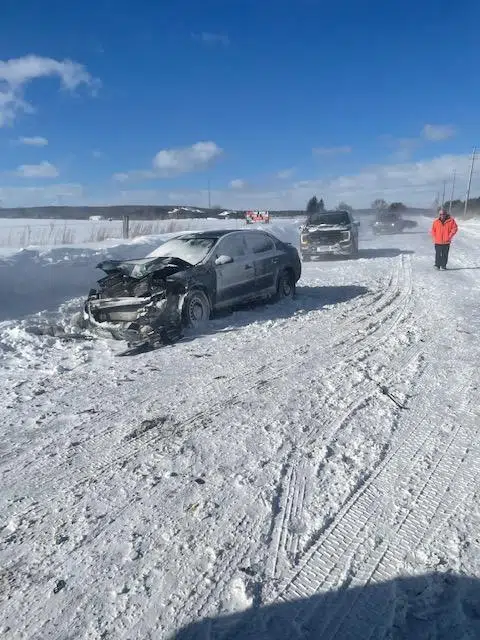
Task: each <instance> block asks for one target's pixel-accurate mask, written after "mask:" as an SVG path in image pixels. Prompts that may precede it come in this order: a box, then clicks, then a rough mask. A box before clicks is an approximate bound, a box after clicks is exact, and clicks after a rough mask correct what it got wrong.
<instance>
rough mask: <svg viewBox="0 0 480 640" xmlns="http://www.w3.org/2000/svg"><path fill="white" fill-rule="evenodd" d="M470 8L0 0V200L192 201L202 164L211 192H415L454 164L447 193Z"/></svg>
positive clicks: (456, 152)
mask: <svg viewBox="0 0 480 640" xmlns="http://www.w3.org/2000/svg"><path fill="white" fill-rule="evenodd" d="M479 19H480V3H478V2H476V1H474V0H460V1H459V2H455V3H452V2H451V1H445V0H440V1H436V2H433V1H432V0H422V1H421V2H419V1H418V0H417V1H416V2H411V1H410V0H406V1H404V2H400V1H397V0H392V1H391V2H388V3H387V2H384V1H379V0H371V1H370V2H365V1H361V0H343V1H341V0H339V2H338V3H337V4H336V5H334V4H333V3H326V2H320V1H318V0H277V1H276V2H273V1H271V0H204V1H203V2H200V1H199V0H196V1H195V0H177V1H176V2H167V1H166V0H164V1H158V2H154V1H153V0H151V1H150V2H145V1H143V0H137V1H136V2H133V1H127V0H108V1H107V0H95V1H93V0H84V1H83V2H82V3H58V2H56V1H55V2H54V1H52V0H42V2H38V0H24V1H23V2H22V3H20V4H19V3H18V2H17V0H3V3H2V20H1V22H0V61H2V62H0V149H1V154H0V200H1V201H2V204H3V206H9V205H29V204H50V203H68V204H76V203H78V204H81V203H92V204H95V203H112V204H116V203H124V202H132V203H157V204H169V203H172V204H173V203H180V204H182V203H183V204H185V203H190V204H200V205H205V204H206V203H207V193H206V192H207V185H208V181H209V180H210V184H211V191H212V202H213V203H214V204H216V203H218V204H220V205H222V206H225V207H252V208H255V207H258V208H284V207H285V208H287V207H303V206H304V204H305V201H306V199H308V197H310V195H312V194H313V193H317V195H318V196H323V197H324V198H325V199H326V201H327V204H328V205H329V206H331V207H334V206H336V205H337V204H338V202H339V201H341V200H345V201H347V202H349V203H351V204H352V205H354V206H365V205H368V204H369V202H370V201H371V200H372V199H373V198H375V197H385V199H387V200H404V201H407V202H409V203H410V204H412V205H414V204H419V205H425V204H430V203H431V202H432V201H433V198H434V196H435V193H436V192H437V191H439V190H440V191H441V190H442V183H443V180H450V179H451V175H452V172H453V170H454V169H456V170H457V172H458V176H457V185H458V195H459V196H460V195H462V196H463V193H464V190H465V182H466V177H467V176H466V174H467V170H468V162H469V159H468V156H469V153H470V152H471V148H472V146H473V145H474V144H476V143H477V142H479V141H480V136H479V126H480V121H479V118H478V104H479V99H480V89H479V88H478V83H477V69H478V62H479V57H480V49H479V48H478V44H477V33H476V30H477V25H478V23H479ZM479 164H480V163H479ZM477 186H478V189H479V190H480V180H477V174H475V177H474V187H477ZM447 193H449V185H448V184H447Z"/></svg>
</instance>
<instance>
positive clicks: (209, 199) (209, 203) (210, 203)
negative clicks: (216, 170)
mask: <svg viewBox="0 0 480 640" xmlns="http://www.w3.org/2000/svg"><path fill="white" fill-rule="evenodd" d="M208 208H209V209H211V208H212V199H211V194H210V178H209V179H208Z"/></svg>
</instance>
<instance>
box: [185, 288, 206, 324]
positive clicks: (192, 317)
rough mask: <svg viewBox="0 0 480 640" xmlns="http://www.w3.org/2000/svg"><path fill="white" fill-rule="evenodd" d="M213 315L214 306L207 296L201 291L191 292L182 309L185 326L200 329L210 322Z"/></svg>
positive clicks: (186, 297)
mask: <svg viewBox="0 0 480 640" xmlns="http://www.w3.org/2000/svg"><path fill="white" fill-rule="evenodd" d="M211 314H212V305H211V303H210V300H209V298H208V296H207V294H206V293H205V292H204V291H201V290H200V289H194V290H193V291H189V292H188V293H187V295H186V296H185V300H184V301H183V307H182V319H183V324H184V325H185V326H186V327H191V328H192V329H198V328H199V327H201V326H203V325H204V324H205V323H206V322H208V320H209V318H210V316H211Z"/></svg>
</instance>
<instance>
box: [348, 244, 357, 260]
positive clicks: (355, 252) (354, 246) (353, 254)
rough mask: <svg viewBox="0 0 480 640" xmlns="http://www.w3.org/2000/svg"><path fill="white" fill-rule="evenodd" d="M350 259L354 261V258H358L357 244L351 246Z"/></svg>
mask: <svg viewBox="0 0 480 640" xmlns="http://www.w3.org/2000/svg"><path fill="white" fill-rule="evenodd" d="M350 258H352V260H355V259H356V258H358V244H354V245H353V247H352V252H351V254H350Z"/></svg>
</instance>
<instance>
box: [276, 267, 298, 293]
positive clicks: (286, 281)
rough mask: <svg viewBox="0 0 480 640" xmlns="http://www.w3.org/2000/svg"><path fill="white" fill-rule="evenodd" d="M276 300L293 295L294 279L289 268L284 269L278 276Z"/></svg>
mask: <svg viewBox="0 0 480 640" xmlns="http://www.w3.org/2000/svg"><path fill="white" fill-rule="evenodd" d="M276 297H277V300H282V299H284V298H294V297H295V279H294V277H293V274H292V272H291V271H290V270H289V269H284V270H283V271H282V272H281V274H280V275H279V277H278V283H277V296H276Z"/></svg>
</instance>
